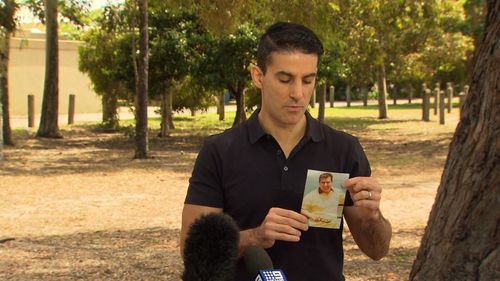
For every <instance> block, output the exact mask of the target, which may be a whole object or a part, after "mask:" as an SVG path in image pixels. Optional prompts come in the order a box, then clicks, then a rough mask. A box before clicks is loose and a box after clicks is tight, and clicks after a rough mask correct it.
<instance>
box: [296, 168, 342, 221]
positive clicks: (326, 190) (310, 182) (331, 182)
mask: <svg viewBox="0 0 500 281" xmlns="http://www.w3.org/2000/svg"><path fill="white" fill-rule="evenodd" d="M348 178H349V174H344V173H334V172H324V171H316V170H308V171H307V179H306V184H305V187H304V199H303V200H302V208H301V212H302V214H304V215H305V216H307V217H308V218H309V226H311V227H323V228H334V229H339V228H340V224H341V221H342V211H343V209H344V201H345V196H346V189H345V188H344V187H342V182H343V181H344V180H346V179H348Z"/></svg>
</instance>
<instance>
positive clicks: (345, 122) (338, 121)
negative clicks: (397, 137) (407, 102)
mask: <svg viewBox="0 0 500 281" xmlns="http://www.w3.org/2000/svg"><path fill="white" fill-rule="evenodd" d="M407 121H408V120H394V119H378V118H374V117H355V118H350V117H325V124H327V125H329V126H330V127H332V128H334V129H336V130H341V131H362V130H366V129H367V128H368V127H370V126H371V125H380V124H382V125H383V124H393V123H404V122H407Z"/></svg>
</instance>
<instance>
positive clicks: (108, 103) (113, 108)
mask: <svg viewBox="0 0 500 281" xmlns="http://www.w3.org/2000/svg"><path fill="white" fill-rule="evenodd" d="M114 91H117V90H116V89H111V90H110V92H106V93H104V94H103V95H102V98H101V101H102V124H103V126H104V128H105V129H106V130H111V131H115V130H117V129H118V127H119V126H120V124H119V119H118V98H117V94H116V93H115V92H114Z"/></svg>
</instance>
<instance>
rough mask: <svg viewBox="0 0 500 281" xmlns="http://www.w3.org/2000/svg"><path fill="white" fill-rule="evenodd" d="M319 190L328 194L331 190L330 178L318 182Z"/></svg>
mask: <svg viewBox="0 0 500 281" xmlns="http://www.w3.org/2000/svg"><path fill="white" fill-rule="evenodd" d="M319 188H320V189H321V191H322V192H324V193H329V192H330V191H331V190H332V180H331V179H330V177H326V178H321V179H320V181H319Z"/></svg>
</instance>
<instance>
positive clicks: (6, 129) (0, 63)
mask: <svg viewBox="0 0 500 281" xmlns="http://www.w3.org/2000/svg"><path fill="white" fill-rule="evenodd" d="M1 37H2V38H1V39H0V40H1V42H0V44H1V46H0V48H1V50H0V92H1V93H0V97H1V102H2V117H3V124H2V123H0V125H1V126H2V132H1V133H2V138H3V144H8V145H13V144H14V143H13V142H12V131H11V128H10V112H9V55H10V52H9V48H10V32H8V31H7V30H6V29H3V28H2V35H1Z"/></svg>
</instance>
